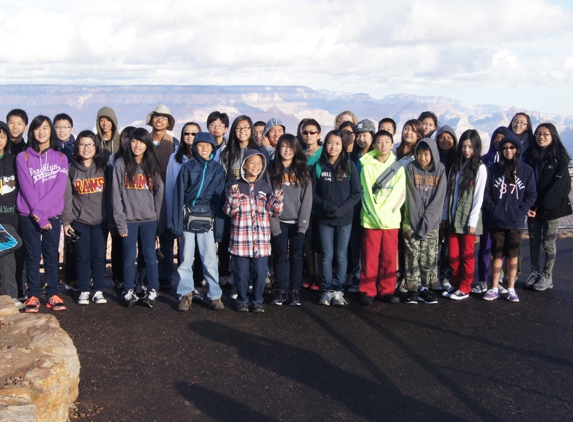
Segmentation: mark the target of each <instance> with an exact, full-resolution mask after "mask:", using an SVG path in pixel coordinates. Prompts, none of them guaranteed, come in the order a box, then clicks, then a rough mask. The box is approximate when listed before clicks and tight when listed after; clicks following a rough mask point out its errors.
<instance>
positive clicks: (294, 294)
mask: <svg viewBox="0 0 573 422" xmlns="http://www.w3.org/2000/svg"><path fill="white" fill-rule="evenodd" d="M289 297H290V303H289V305H291V306H300V305H302V303H301V301H300V297H299V295H298V290H291V291H290V292H289Z"/></svg>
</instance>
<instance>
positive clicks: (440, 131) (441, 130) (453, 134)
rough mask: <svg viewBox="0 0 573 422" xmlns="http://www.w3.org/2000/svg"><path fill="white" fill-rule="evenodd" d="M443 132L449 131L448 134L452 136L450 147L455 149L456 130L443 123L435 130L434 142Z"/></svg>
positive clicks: (456, 141)
mask: <svg viewBox="0 0 573 422" xmlns="http://www.w3.org/2000/svg"><path fill="white" fill-rule="evenodd" d="M444 132H447V133H449V134H450V135H452V138H454V146H453V147H452V148H453V149H454V151H455V149H456V148H457V147H458V137H457V136H456V131H455V130H454V129H452V127H451V126H448V125H444V126H440V127H439V128H438V130H437V131H436V137H435V138H436V143H437V142H438V136H440V135H441V134H442V133H444ZM438 149H439V148H438Z"/></svg>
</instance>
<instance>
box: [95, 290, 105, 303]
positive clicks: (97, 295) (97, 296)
mask: <svg viewBox="0 0 573 422" xmlns="http://www.w3.org/2000/svg"><path fill="white" fill-rule="evenodd" d="M92 300H93V301H94V303H95V304H96V305H103V304H104V303H107V299H106V298H105V297H104V296H103V292H102V291H101V290H98V291H97V292H95V293H94V295H93V297H92Z"/></svg>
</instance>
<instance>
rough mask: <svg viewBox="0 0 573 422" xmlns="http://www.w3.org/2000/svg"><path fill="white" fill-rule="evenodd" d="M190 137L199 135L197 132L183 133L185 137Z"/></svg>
mask: <svg viewBox="0 0 573 422" xmlns="http://www.w3.org/2000/svg"><path fill="white" fill-rule="evenodd" d="M189 135H191V136H195V135H197V132H183V136H189Z"/></svg>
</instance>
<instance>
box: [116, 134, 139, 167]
mask: <svg viewBox="0 0 573 422" xmlns="http://www.w3.org/2000/svg"><path fill="white" fill-rule="evenodd" d="M134 130H135V126H126V127H124V128H123V130H122V131H121V134H120V135H119V148H118V149H117V152H116V153H115V154H113V162H114V163H115V160H117V159H118V158H119V157H121V156H122V155H123V153H124V152H125V149H123V145H121V138H130V139H131V134H132V133H133V131H134Z"/></svg>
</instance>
